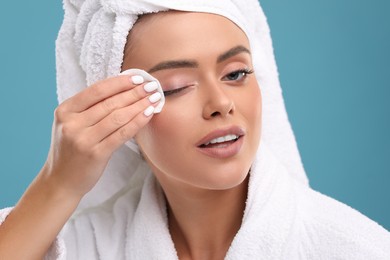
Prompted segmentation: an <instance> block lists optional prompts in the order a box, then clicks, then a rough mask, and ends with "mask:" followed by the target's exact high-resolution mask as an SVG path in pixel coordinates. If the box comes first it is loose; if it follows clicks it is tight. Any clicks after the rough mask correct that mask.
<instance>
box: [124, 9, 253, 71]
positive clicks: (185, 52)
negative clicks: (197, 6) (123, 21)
mask: <svg viewBox="0 0 390 260" xmlns="http://www.w3.org/2000/svg"><path fill="white" fill-rule="evenodd" d="M237 45H242V46H244V47H246V48H247V49H250V48H249V42H248V39H247V37H246V35H245V33H244V32H243V31H242V30H241V29H240V28H239V27H238V26H237V25H236V24H234V23H233V22H232V21H230V20H229V19H227V18H225V17H223V16H220V15H215V14H209V13H193V12H178V11H168V12H161V13H157V14H148V15H145V16H143V17H142V18H141V19H139V21H138V22H137V23H136V24H135V25H134V27H133V28H132V30H131V31H130V33H129V36H128V42H127V45H126V48H125V57H124V65H125V66H128V67H138V68H143V69H147V68H148V67H150V66H152V65H153V63H155V62H157V61H161V60H171V59H196V60H201V59H207V58H208V59H210V58H213V57H217V56H218V55H220V54H221V52H223V51H226V50H228V49H230V48H232V47H234V46H237Z"/></svg>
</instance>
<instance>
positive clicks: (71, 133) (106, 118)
mask: <svg viewBox="0 0 390 260" xmlns="http://www.w3.org/2000/svg"><path fill="white" fill-rule="evenodd" d="M136 77H138V78H135V80H134V77H131V76H129V75H122V76H118V77H114V78H110V79H106V80H103V81H101V82H98V83H96V84H94V85H92V86H91V87H89V88H87V89H85V90H84V91H82V92H80V93H79V94H77V95H75V96H74V97H72V98H70V99H68V100H66V101H64V102H63V103H62V104H61V105H59V106H58V108H57V109H56V111H55V115H54V117H55V118H54V123H53V130H52V141H51V148H50V152H49V155H48V159H47V162H46V164H45V166H44V169H43V171H42V173H43V174H45V175H46V177H47V178H49V179H51V180H54V183H55V185H56V187H59V188H63V189H64V190H65V191H66V192H67V193H69V194H71V195H76V196H79V197H80V198H81V197H82V196H84V195H85V193H87V192H88V191H89V190H90V189H92V187H93V186H94V185H95V184H96V182H97V181H98V180H99V178H100V176H101V175H102V173H103V171H104V169H105V167H106V165H107V163H108V161H109V159H110V157H111V155H112V153H113V152H114V151H115V150H116V149H117V148H118V147H119V146H121V145H122V144H123V143H125V142H126V141H128V140H129V139H131V138H133V137H134V136H135V135H136V133H137V132H138V131H139V130H140V129H141V128H142V127H143V126H145V125H146V124H147V123H148V122H149V120H150V119H151V118H152V116H153V108H154V106H156V105H157V103H153V102H157V101H158V100H159V93H158V92H155V91H156V88H157V86H156V84H154V82H149V83H147V84H138V85H137V84H134V83H132V79H133V81H134V82H136V83H139V82H137V79H138V80H139V79H140V78H139V76H136ZM141 79H142V78H141ZM145 85H147V87H146V88H145V89H148V91H150V92H147V91H146V90H145V89H144V86H145ZM152 94H153V98H152V101H150V100H149V98H150V97H151V95H152ZM153 99H154V100H153ZM156 99H157V100H156Z"/></svg>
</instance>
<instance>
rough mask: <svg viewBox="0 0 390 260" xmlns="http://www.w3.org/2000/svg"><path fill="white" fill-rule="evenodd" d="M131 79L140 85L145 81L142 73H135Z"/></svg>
mask: <svg viewBox="0 0 390 260" xmlns="http://www.w3.org/2000/svg"><path fill="white" fill-rule="evenodd" d="M131 81H132V82H133V84H135V85H139V84H142V83H144V78H143V77H142V76H140V75H135V76H132V77H131Z"/></svg>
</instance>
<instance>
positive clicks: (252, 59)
mask: <svg viewBox="0 0 390 260" xmlns="http://www.w3.org/2000/svg"><path fill="white" fill-rule="evenodd" d="M159 2H160V3H159ZM161 2H163V1H137V2H135V3H134V1H132V2H130V1H105V2H102V4H100V3H99V2H98V1H94V0H91V1H86V2H84V1H65V11H66V12H65V19H64V24H63V27H62V29H61V32H60V34H59V38H58V42H57V70H58V94H59V99H60V102H61V104H60V105H59V107H58V108H57V110H56V114H55V115H56V116H55V122H54V126H53V138H52V147H51V150H50V152H49V156H48V160H47V162H46V164H45V165H44V167H43V168H42V171H41V172H40V173H39V174H38V176H37V178H36V180H35V181H34V182H33V183H32V184H31V186H30V187H29V189H28V190H27V191H26V193H25V194H24V196H23V197H22V199H21V200H20V202H19V203H18V204H17V205H16V206H15V208H14V209H12V210H10V209H5V210H3V212H2V216H3V219H4V218H5V215H7V214H8V213H9V212H10V213H9V215H8V217H7V219H5V221H4V222H3V224H2V225H1V226H0V252H1V253H0V258H5V259H8V258H11V259H29V258H31V259H35V258H42V257H43V256H45V255H46V257H47V258H49V259H61V258H65V253H66V256H67V258H68V259H177V258H179V259H223V258H227V259H257V258H261V259H302V258H303V259H306V258H307V259H318V258H323V259H331V258H341V259H387V258H389V254H390V253H389V249H388V248H389V247H388V245H390V235H389V233H388V232H387V231H386V230H384V229H382V228H381V227H380V226H378V225H377V224H376V223H374V222H372V221H370V220H368V219H367V218H365V217H364V216H362V215H360V214H359V213H358V212H356V211H354V210H352V209H350V208H348V207H346V206H345V205H343V204H341V203H338V202H336V201H334V200H332V199H329V198H327V197H325V196H323V195H320V194H318V193H316V192H314V191H313V190H311V189H310V188H309V187H307V182H306V176H305V175H304V171H303V169H302V166H301V164H300V158H299V154H298V152H297V150H296V146H295V142H294V139H293V136H292V132H291V130H290V127H289V123H288V121H287V117H286V115H285V111H284V106H283V103H282V98H281V95H280V89H279V85H278V81H277V73H276V66H275V63H274V58H273V54H272V47H271V43H270V38H269V33H268V28H267V25H266V22H265V18H264V17H263V14H262V12H261V10H260V7H259V6H258V3H257V1H250V2H248V3H246V4H247V5H246V6H242V5H240V2H238V1H212V2H211V3H210V1H193V2H189V3H188V2H184V1H181V2H180V1H179V2H172V1H170V2H169V1H166V2H167V3H161ZM167 10H171V11H167ZM174 10H176V11H174ZM160 11H167V12H160ZM156 12H157V13H156ZM148 13H154V14H148ZM139 14H143V15H142V17H141V18H139V19H138V15H139ZM133 25H134V26H133ZM128 32H130V33H128ZM133 68H137V69H141V70H144V71H147V72H148V73H146V72H142V71H141V72H140V71H134V70H131V71H128V69H133ZM120 72H122V75H119V76H116V75H117V74H119V73H120ZM106 78H107V79H106ZM155 79H157V80H155ZM96 82H97V83H96ZM159 84H161V86H162V90H163V91H164V93H163V95H161V93H160V91H161V89H160V88H159ZM88 85H91V86H90V87H89V88H87V89H84V86H88ZM158 93H159V94H158ZM162 100H164V103H165V104H163V103H162ZM161 105H163V108H162V110H161V111H160V109H157V111H156V107H160V108H161ZM131 139H132V140H131ZM129 140H131V141H130V142H129ZM125 143H126V144H127V146H123V144H125ZM128 147H130V148H131V149H132V150H130V149H129V148H128ZM103 172H104V174H103ZM64 225H65V228H63V226H64ZM61 229H62V234H61V236H60V237H59V238H58V239H57V240H56V237H57V234H58V233H59V232H60V230H61ZM53 241H54V244H52V243H53ZM20 245H23V246H22V247H20Z"/></svg>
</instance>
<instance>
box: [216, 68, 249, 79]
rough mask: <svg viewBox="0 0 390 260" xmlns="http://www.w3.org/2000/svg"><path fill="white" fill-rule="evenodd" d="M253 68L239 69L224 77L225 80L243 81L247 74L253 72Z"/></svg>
mask: <svg viewBox="0 0 390 260" xmlns="http://www.w3.org/2000/svg"><path fill="white" fill-rule="evenodd" d="M252 73H253V70H251V69H248V68H246V69H239V70H236V71H233V72H230V73H229V74H227V75H226V76H224V77H223V78H222V80H223V81H241V80H244V79H245V78H246V76H247V75H249V74H252Z"/></svg>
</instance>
